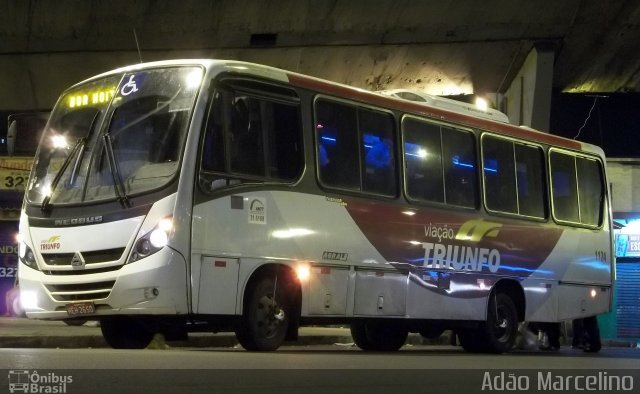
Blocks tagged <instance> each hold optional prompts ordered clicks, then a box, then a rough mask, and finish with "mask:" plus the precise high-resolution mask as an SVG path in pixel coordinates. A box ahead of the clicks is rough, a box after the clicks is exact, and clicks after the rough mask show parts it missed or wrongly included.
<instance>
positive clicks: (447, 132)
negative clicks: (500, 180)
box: [442, 127, 478, 208]
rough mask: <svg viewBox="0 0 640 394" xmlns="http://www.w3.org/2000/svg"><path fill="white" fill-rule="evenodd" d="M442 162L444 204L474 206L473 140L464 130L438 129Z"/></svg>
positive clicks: (476, 189) (474, 169) (475, 188)
mask: <svg viewBox="0 0 640 394" xmlns="http://www.w3.org/2000/svg"><path fill="white" fill-rule="evenodd" d="M442 159H443V160H442V161H443V167H444V181H445V195H446V203H447V204H450V205H457V206H460V207H467V208H476V207H477V206H478V181H477V177H478V176H477V173H476V168H477V166H476V148H475V137H474V136H473V134H472V133H470V132H468V131H462V130H456V129H450V128H448V127H443V128H442Z"/></svg>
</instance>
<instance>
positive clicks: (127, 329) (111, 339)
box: [100, 316, 153, 349]
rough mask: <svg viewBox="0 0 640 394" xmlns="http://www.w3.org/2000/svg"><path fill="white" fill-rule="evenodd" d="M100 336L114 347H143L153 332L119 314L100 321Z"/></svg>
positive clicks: (149, 341)
mask: <svg viewBox="0 0 640 394" xmlns="http://www.w3.org/2000/svg"><path fill="white" fill-rule="evenodd" d="M100 330H101V331H102V336H103V337H104V340H105V341H106V342H107V344H108V345H109V346H111V347H112V348H114V349H144V348H146V347H147V346H148V345H149V343H151V340H152V339H153V332H151V331H149V330H148V329H147V328H146V327H145V326H144V325H142V324H141V323H140V322H139V321H136V320H135V319H132V318H129V317H124V316H119V317H115V318H111V319H104V320H102V321H101V322H100Z"/></svg>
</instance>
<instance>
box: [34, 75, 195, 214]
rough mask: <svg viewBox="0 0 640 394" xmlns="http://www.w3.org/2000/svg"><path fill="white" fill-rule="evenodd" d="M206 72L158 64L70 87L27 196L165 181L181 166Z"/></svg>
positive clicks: (82, 197) (88, 196)
mask: <svg viewBox="0 0 640 394" xmlns="http://www.w3.org/2000/svg"><path fill="white" fill-rule="evenodd" d="M201 78H202V70H201V69H200V68H195V67H174V68H160V69H151V70H144V71H139V72H130V73H125V74H118V75H113V76H109V77H106V78H102V79H98V80H93V81H91V82H88V83H84V84H82V85H78V86H75V87H74V88H72V89H70V90H68V91H66V92H65V93H64V94H63V95H62V97H61V98H60V100H59V101H58V103H57V105H56V107H55V108H54V110H53V112H52V115H51V118H50V120H49V124H48V125H47V128H46V130H45V131H44V136H43V138H42V141H41V146H40V148H39V150H38V153H37V155H36V161H35V166H34V173H33V175H32V178H31V180H30V183H29V186H28V189H27V199H28V201H29V202H31V203H34V204H43V207H44V206H45V205H47V204H78V203H83V202H92V201H100V200H109V199H114V198H123V197H124V198H126V197H127V196H131V195H135V194H139V193H144V192H148V191H151V190H155V189H158V188H161V187H163V186H165V185H167V184H168V183H169V182H170V181H171V179H173V177H174V175H176V173H177V172H178V165H179V158H180V153H181V152H182V147H183V144H184V142H185V139H186V138H185V137H186V134H187V129H188V122H189V119H190V114H191V111H192V109H193V105H194V102H195V97H196V94H197V91H198V87H199V85H200V81H201Z"/></svg>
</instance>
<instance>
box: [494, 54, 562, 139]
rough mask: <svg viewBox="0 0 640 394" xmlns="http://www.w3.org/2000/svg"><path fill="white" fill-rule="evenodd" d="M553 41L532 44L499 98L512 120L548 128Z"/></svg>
mask: <svg viewBox="0 0 640 394" xmlns="http://www.w3.org/2000/svg"><path fill="white" fill-rule="evenodd" d="M553 60H554V48H553V45H550V44H547V43H542V44H538V45H536V46H534V48H533V49H532V50H531V52H529V55H527V58H526V59H525V61H524V63H523V64H522V67H521V68H520V71H518V74H517V75H516V77H515V78H514V79H513V81H511V85H510V86H509V88H508V89H507V91H506V92H505V94H504V98H503V108H502V111H503V112H505V113H506V114H507V115H508V116H509V120H510V121H511V123H513V124H517V125H524V126H529V127H532V128H534V129H537V130H540V131H547V132H548V131H549V117H550V114H551V89H552V83H553Z"/></svg>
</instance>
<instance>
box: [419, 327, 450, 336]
mask: <svg viewBox="0 0 640 394" xmlns="http://www.w3.org/2000/svg"><path fill="white" fill-rule="evenodd" d="M419 333H420V335H421V336H422V337H423V338H425V339H438V338H440V336H442V334H444V327H442V326H440V325H438V324H427V325H425V326H423V327H422V328H420V331H419Z"/></svg>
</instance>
